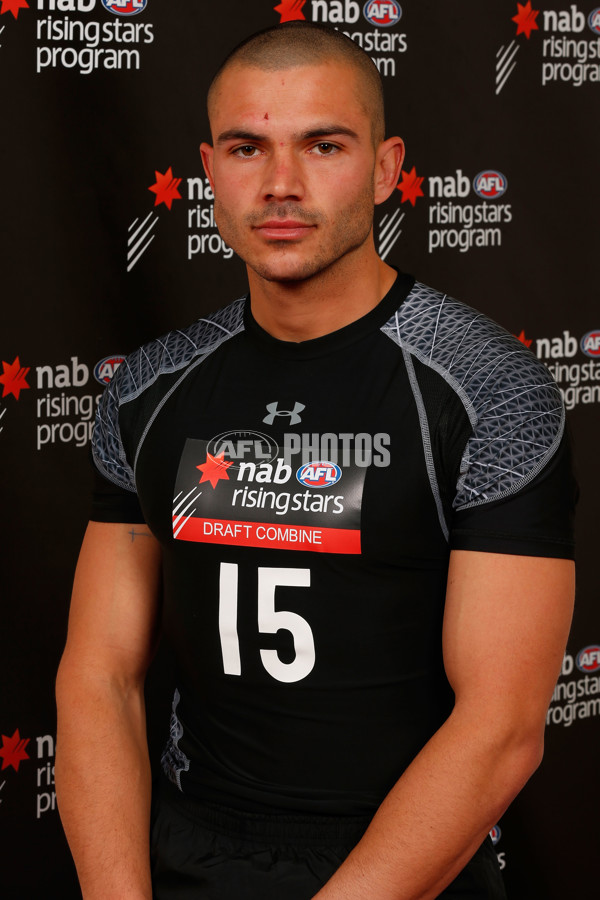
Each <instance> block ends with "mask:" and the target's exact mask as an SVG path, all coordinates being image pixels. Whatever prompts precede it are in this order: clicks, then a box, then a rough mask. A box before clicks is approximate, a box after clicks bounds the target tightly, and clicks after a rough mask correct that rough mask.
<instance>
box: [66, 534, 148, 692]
mask: <svg viewBox="0 0 600 900" xmlns="http://www.w3.org/2000/svg"><path fill="white" fill-rule="evenodd" d="M159 583H160V546H159V544H158V542H157V541H156V539H155V538H154V536H153V535H152V534H151V533H150V531H149V530H148V528H147V527H146V526H145V525H139V524H138V525H133V526H132V525H127V524H120V523H119V524H115V523H106V522H90V523H89V525H88V528H87V531H86V534H85V537H84V540H83V544H82V547H81V552H80V555H79V561H78V563H77V569H76V572H75V580H74V585H73V595H72V599H71V610H70V614H69V630H68V636H67V645H66V648H65V653H64V656H63V662H62V664H61V667H62V668H63V669H64V668H65V667H68V666H71V665H74V666H85V669H86V672H88V673H89V674H91V673H92V672H93V671H95V672H98V673H103V674H104V675H108V674H111V675H113V676H114V677H116V678H121V679H124V680H125V681H127V680H130V679H131V680H134V681H140V680H143V677H144V674H145V672H146V669H147V667H148V665H149V663H150V660H151V658H152V654H153V650H154V646H155V641H156V627H157V620H158V602H159V600H158V598H159Z"/></svg>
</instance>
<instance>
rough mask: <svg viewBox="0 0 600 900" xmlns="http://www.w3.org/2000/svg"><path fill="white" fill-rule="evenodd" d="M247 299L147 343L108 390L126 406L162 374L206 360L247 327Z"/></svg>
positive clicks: (172, 372) (236, 301) (120, 370)
mask: <svg viewBox="0 0 600 900" xmlns="http://www.w3.org/2000/svg"><path fill="white" fill-rule="evenodd" d="M244 305H245V298H243V297H242V298H240V299H239V300H235V301H234V302H233V303H230V304H229V305H228V306H225V307H223V308H222V309H219V310H217V312H214V313H211V314H210V315H207V316H204V317H202V318H201V319H198V320H197V321H196V322H194V323H193V324H192V325H190V326H189V327H188V328H185V329H175V330H173V331H170V332H168V334H165V335H163V336H162V337H160V338H156V340H153V341H150V342H149V343H147V344H144V345H143V346H142V347H140V348H139V349H138V350H136V351H135V352H134V353H131V354H130V355H129V356H127V357H126V358H125V360H124V361H123V363H121V365H120V366H119V368H118V370H117V372H116V374H115V377H114V379H113V380H112V381H111V382H110V384H109V386H108V390H107V394H108V395H111V394H112V395H113V396H116V395H118V398H119V402H120V403H121V404H122V403H126V402H128V401H130V400H133V399H135V398H136V397H138V396H139V395H140V394H141V393H142V392H143V391H144V390H146V389H147V388H148V387H149V386H150V385H152V384H153V383H154V382H155V381H156V380H157V379H158V378H160V376H161V375H172V374H174V373H177V372H180V371H182V370H183V369H185V368H187V367H188V366H189V365H191V364H193V363H195V362H198V361H202V360H203V359H205V358H206V357H207V356H208V355H209V354H210V353H214V351H215V350H216V349H217V348H218V347H220V346H221V344H223V343H224V342H225V341H227V340H229V339H230V338H232V337H234V336H235V335H236V334H239V332H240V331H243V328H244Z"/></svg>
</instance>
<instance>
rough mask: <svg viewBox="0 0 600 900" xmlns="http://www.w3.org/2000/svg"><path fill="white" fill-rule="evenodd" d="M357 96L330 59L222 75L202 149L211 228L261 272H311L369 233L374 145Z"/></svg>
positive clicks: (268, 276)
mask: <svg viewBox="0 0 600 900" xmlns="http://www.w3.org/2000/svg"><path fill="white" fill-rule="evenodd" d="M358 98H359V88H358V85H357V75H356V73H355V71H354V69H353V68H351V67H349V66H347V65H345V64H342V63H337V62H335V63H331V62H329V63H324V64H323V65H318V66H313V65H311V66H300V67H297V68H291V69H282V70H277V71H274V72H266V71H262V70H261V69H257V68H251V67H247V66H238V65H234V66H232V67H231V68H230V69H228V70H226V71H225V72H224V73H223V75H222V76H221V80H220V83H219V85H218V92H217V95H216V97H215V100H214V102H213V104H212V109H211V129H212V133H213V139H214V149H211V148H210V147H209V146H208V145H206V144H203V145H202V147H201V150H202V157H203V160H204V164H205V167H206V170H207V174H208V175H209V178H210V180H211V183H212V184H213V188H214V192H215V217H216V220H217V224H218V227H219V231H220V232H221V235H222V237H223V239H224V241H225V242H226V243H227V244H229V246H231V247H233V249H234V250H235V251H236V253H237V254H238V255H239V256H240V257H241V258H242V259H243V260H244V261H245V262H246V263H247V265H248V266H249V267H250V268H251V269H252V270H254V271H255V272H256V273H257V274H258V275H259V276H260V277H261V278H264V279H265V280H267V281H284V282H290V281H299V280H304V279H307V278H310V277H312V276H313V275H316V274H318V273H319V272H322V271H324V270H325V269H327V268H329V267H330V266H332V265H333V264H335V263H336V262H337V261H338V260H340V259H342V258H344V257H345V256H347V254H349V253H352V251H355V250H356V249H357V248H360V247H362V246H363V245H364V244H365V242H366V241H367V240H368V239H370V234H371V228H372V220H373V205H374V187H373V172H374V166H375V148H374V147H373V141H372V134H371V120H370V117H369V115H368V113H367V112H366V110H365V109H364V108H363V105H361V103H360V102H359V99H358Z"/></svg>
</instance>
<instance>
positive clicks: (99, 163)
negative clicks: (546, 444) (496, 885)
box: [0, 0, 600, 900]
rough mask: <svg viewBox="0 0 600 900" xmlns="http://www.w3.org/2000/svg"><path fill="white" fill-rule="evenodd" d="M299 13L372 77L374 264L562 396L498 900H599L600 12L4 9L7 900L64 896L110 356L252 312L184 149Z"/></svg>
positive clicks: (2, 789) (552, 7)
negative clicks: (464, 321) (64, 780)
mask: <svg viewBox="0 0 600 900" xmlns="http://www.w3.org/2000/svg"><path fill="white" fill-rule="evenodd" d="M295 19H300V20H302V19H305V20H307V21H313V22H328V23H330V24H331V25H332V26H334V27H335V28H338V29H340V30H342V31H344V32H345V33H346V34H348V35H350V37H351V38H352V39H353V40H355V41H356V42H357V43H358V44H360V45H361V46H362V47H363V48H364V49H365V50H366V51H367V52H368V53H369V54H370V55H371V56H372V58H373V59H374V61H375V63H376V65H377V66H378V68H379V70H380V72H381V74H382V77H383V80H384V83H385V89H386V95H387V107H388V133H389V134H394V133H398V134H400V135H402V136H403V137H404V139H405V141H406V146H407V157H406V163H405V167H404V170H403V172H402V176H401V179H400V182H399V184H398V188H397V190H395V191H394V195H393V197H392V198H391V199H390V200H389V201H388V202H387V203H386V204H385V205H384V206H383V207H378V209H377V212H376V222H375V229H376V240H377V244H378V248H379V251H380V253H381V256H382V257H383V258H384V259H386V260H387V261H388V262H390V263H393V264H395V265H398V266H399V267H401V268H402V269H404V270H405V271H408V272H411V273H413V274H415V275H416V276H418V277H419V278H420V279H421V280H423V281H425V282H427V283H429V284H432V285H433V286H435V287H437V288H440V289H443V290H444V291H447V292H448V293H449V294H451V295H453V296H454V297H457V298H459V299H461V300H464V301H465V302H467V303H469V304H471V305H473V306H476V307H478V308H480V309H482V310H483V311H484V312H486V313H487V314H489V315H490V316H492V317H493V318H495V319H497V320H498V321H499V322H500V323H501V324H503V325H504V326H505V327H506V328H508V330H509V331H511V332H512V333H513V334H515V335H517V336H518V337H519V339H520V340H521V341H523V343H524V344H526V345H527V346H528V347H530V348H531V350H532V351H533V352H534V353H535V354H536V355H537V356H538V357H539V358H540V359H541V360H542V361H543V362H544V363H545V364H546V365H547V366H548V367H549V369H550V371H551V372H552V374H553V376H554V378H555V379H556V381H557V382H558V384H559V386H560V388H561V390H562V392H563V394H564V398H565V402H566V406H567V409H568V411H569V412H568V415H569V419H570V427H571V431H572V434H573V440H574V444H575V453H576V462H577V474H578V478H579V482H580V486H581V500H580V504H579V510H578V566H579V576H578V578H579V580H578V598H577V610H576V614H575V620H574V624H573V629H572V633H571V637H570V640H569V645H568V648H567V653H566V655H565V658H564V663H563V669H562V674H561V677H560V679H559V681H558V683H557V685H556V690H555V692H554V696H553V698H552V703H551V706H550V709H549V712H548V718H547V741H546V757H545V760H544V763H543V765H542V767H541V769H539V770H538V772H537V773H536V774H535V776H534V777H533V779H532V780H531V782H530V783H529V785H528V786H527V787H526V788H525V790H524V791H523V793H522V794H521V795H520V797H519V798H518V799H517V801H516V802H515V803H514V804H513V806H512V808H511V809H510V811H509V812H508V813H507V814H506V815H505V816H504V818H503V819H502V820H501V821H500V822H498V823H497V826H496V827H495V828H494V829H493V832H492V836H493V839H494V842H495V845H496V852H497V853H498V856H499V858H500V863H501V866H502V869H503V872H504V876H505V879H506V883H507V887H508V891H509V895H510V897H511V898H513V900H535V898H543V900H555V898H556V900H558V898H564V897H575V896H578V895H579V894H580V893H581V894H582V895H584V896H593V895H594V894H595V892H596V890H597V888H596V885H597V872H596V871H594V870H593V860H595V858H596V849H597V846H598V836H597V822H596V815H595V813H596V810H597V807H598V802H599V801H600V786H599V782H598V777H597V772H596V756H597V749H594V748H597V746H598V739H599V737H600V613H599V612H598V604H597V598H598V586H597V578H596V562H597V559H598V553H597V550H596V547H595V543H596V541H597V518H596V511H597V508H598V504H599V501H600V497H599V490H598V484H599V479H598V475H597V462H596V460H597V453H598V449H597V448H598V444H599V443H600V426H599V418H598V412H599V410H600V306H599V303H598V278H597V266H598V251H597V247H598V233H597V224H596V223H597V214H598V213H597V210H598V202H599V200H600V198H599V192H598V184H599V182H598V174H597V170H598V159H599V155H600V135H599V133H598V108H599V103H600V6H597V5H595V0H577V2H576V3H567V2H562V0H560V2H557V0H551V2H545V0H544V2H542V0H533V2H531V0H527V2H524V3H520V2H516V0H488V2H485V3H483V2H481V0H460V2H458V0H402V3H401V4H399V3H397V2H396V0H379V2H377V0H369V2H366V3H365V2H363V0H281V2H279V3H274V0H224V2H219V3H208V2H200V0H0V94H1V98H2V103H1V107H0V110H1V111H0V122H1V125H0V127H1V129H2V140H1V142H0V155H1V158H0V163H1V171H2V218H3V227H2V239H1V241H0V254H1V262H0V265H1V268H0V273H1V279H2V303H1V306H0V317H1V322H2V327H1V330H0V459H1V472H2V491H3V494H2V497H3V500H2V507H1V518H0V521H1V525H2V536H1V539H2V544H1V546H2V570H1V577H2V606H1V612H0V650H1V655H0V686H1V691H0V696H1V703H0V835H1V838H0V855H1V859H0V885H1V886H2V895H3V896H7V897H12V896H14V897H17V896H18V897H22V898H30V897H31V898H33V897H35V898H39V897H61V898H63V900H68V898H76V897H77V896H79V892H78V888H77V884H76V879H75V875H74V869H73V867H72V864H71V861H70V856H69V853H68V850H67V847H66V844H65V841H64V838H63V836H62V831H61V826H60V822H59V818H58V814H57V810H56V798H55V793H54V768H53V766H54V752H55V710H54V698H53V683H54V677H55V672H56V667H57V664H58V661H59V657H60V654H61V651H62V648H63V645H64V640H65V633H66V622H67V610H68V602H69V594H70V589H71V580H72V572H73V568H74V565H75V561H76V556H77V552H78V548H79V544H80V541H81V538H82V535H83V531H84V528H85V525H86V521H87V515H88V508H89V499H88V498H89V486H90V474H89V473H90V469H89V462H88V445H89V439H90V431H91V427H92V420H93V415H94V409H95V406H96V403H97V401H98V397H99V395H100V393H101V391H102V389H103V387H104V385H105V384H106V383H107V382H108V381H109V379H110V378H111V376H112V374H113V373H114V371H115V370H116V368H117V367H118V365H119V364H120V362H121V360H122V358H123V355H124V354H125V353H127V352H129V351H130V350H132V349H134V348H136V347H137V346H138V345H139V344H141V343H142V342H144V341H147V340H149V339H151V338H154V337H156V336H157V335H159V334H161V333H163V332H165V331H166V330H169V329H172V328H174V327H182V326H185V325H187V324H189V323H190V322H192V321H193V320H194V319H196V318H197V317H198V316H200V315H202V314H205V313H207V312H209V311H211V310H213V309H216V308H217V307H219V306H222V305H224V304H225V303H226V302H228V301H229V300H230V299H233V298H235V297H236V296H240V295H241V294H242V293H243V291H244V286H245V278H244V269H243V266H242V265H241V263H240V261H239V260H238V259H237V258H236V257H235V256H234V254H233V252H232V250H231V249H230V248H229V247H227V246H226V245H225V243H224V242H223V240H222V239H221V237H220V235H219V234H218V231H217V229H216V227H215V221H214V214H213V196H212V193H211V191H210V187H209V185H208V182H207V180H206V178H205V177H204V173H203V171H202V167H201V163H200V156H199V153H198V145H199V143H200V141H201V140H202V139H204V138H206V137H207V136H208V126H207V121H206V118H205V113H204V97H205V92H206V87H207V84H208V81H209V78H210V75H211V73H212V72H213V71H214V69H215V68H216V66H217V64H218V63H219V61H220V60H221V59H222V58H223V56H224V55H225V54H226V52H228V50H229V49H230V48H231V47H232V46H233V45H234V44H236V43H237V42H238V41H240V40H241V39H242V38H243V37H245V36H247V35H248V34H250V33H251V32H253V31H256V30H257V29H259V28H263V27H266V26H269V25H274V24H276V23H277V22H286V21H291V20H295ZM162 666H164V670H163V669H162V668H161V667H162ZM167 672H168V667H167V663H166V661H160V662H159V669H158V674H160V675H161V677H160V678H159V677H158V674H157V670H156V669H155V670H154V672H153V673H152V674H151V677H150V684H149V688H148V690H149V693H150V695H151V698H152V705H151V706H152V715H151V717H150V732H151V745H152V748H153V753H154V756H155V757H156V752H157V747H158V746H159V744H160V742H161V741H162V736H163V732H164V727H165V726H164V722H163V719H164V718H166V717H168V698H169V696H170V692H171V685H170V684H169V683H168V681H169V679H168V675H167V674H166V673H167ZM524 689H526V685H524ZM451 827H452V823H451V822H448V828H451Z"/></svg>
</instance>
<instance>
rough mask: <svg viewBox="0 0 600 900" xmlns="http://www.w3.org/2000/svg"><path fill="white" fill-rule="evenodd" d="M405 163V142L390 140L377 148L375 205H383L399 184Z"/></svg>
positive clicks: (396, 138)
mask: <svg viewBox="0 0 600 900" xmlns="http://www.w3.org/2000/svg"><path fill="white" fill-rule="evenodd" d="M403 162H404V141H403V140H402V138H399V137H391V138H388V139H387V141H383V142H382V143H381V144H380V145H379V147H378V148H377V153H376V156H375V205H376V206H377V205H378V204H379V203H383V202H384V200H387V198H388V197H389V196H390V195H391V193H392V191H393V190H394V188H395V187H396V185H397V184H398V181H399V179H400V172H401V171H402V163H403Z"/></svg>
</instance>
